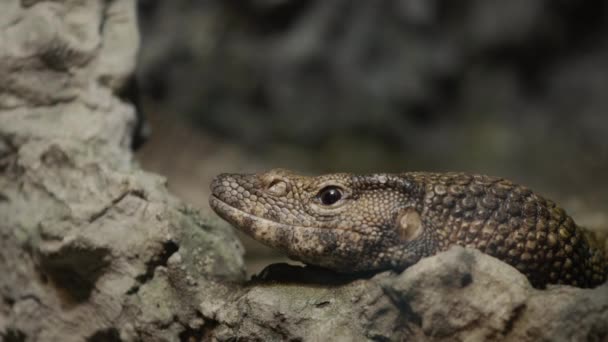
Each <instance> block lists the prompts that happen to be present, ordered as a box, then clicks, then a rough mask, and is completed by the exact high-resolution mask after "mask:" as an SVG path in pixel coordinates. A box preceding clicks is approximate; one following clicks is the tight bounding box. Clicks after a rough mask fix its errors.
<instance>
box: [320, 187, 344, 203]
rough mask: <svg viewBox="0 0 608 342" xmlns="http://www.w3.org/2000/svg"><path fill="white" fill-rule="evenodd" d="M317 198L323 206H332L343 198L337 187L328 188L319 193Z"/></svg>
mask: <svg viewBox="0 0 608 342" xmlns="http://www.w3.org/2000/svg"><path fill="white" fill-rule="evenodd" d="M317 196H318V198H319V200H321V203H323V205H332V204H334V203H336V202H338V201H339V200H340V199H341V198H342V190H341V189H340V188H338V187H335V186H328V187H326V188H323V189H322V190H321V191H319V194H318V195H317Z"/></svg>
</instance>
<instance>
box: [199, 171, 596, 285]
mask: <svg viewBox="0 0 608 342" xmlns="http://www.w3.org/2000/svg"><path fill="white" fill-rule="evenodd" d="M211 190H212V196H211V198H210V200H209V201H210V204H211V207H212V208H213V209H214V210H215V212H216V213H217V214H218V215H220V216H221V217H222V218H224V219H225V220H227V221H228V222H230V223H231V224H232V225H234V226H235V227H237V228H239V229H241V230H243V231H244V232H246V233H247V234H249V235H251V236H252V237H253V238H255V239H256V240H258V241H260V242H262V243H264V244H267V245H269V246H271V247H274V248H278V249H280V250H283V251H284V252H285V253H287V254H288V255H289V256H290V257H291V258H293V259H296V260H300V261H302V262H304V263H307V264H311V265H317V266H322V267H326V268H329V269H333V270H335V271H338V272H358V271H373V270H378V271H379V270H386V269H396V270H403V269H404V268H406V267H408V266H410V265H412V264H414V263H416V262H417V261H418V260H420V259H421V258H423V257H427V256H430V255H433V254H436V253H438V252H441V251H444V250H446V249H448V248H449V247H450V246H451V245H461V246H464V247H470V248H477V249H479V250H481V251H483V252H485V253H487V254H490V255H492V256H494V257H497V258H499V259H501V260H503V261H505V262H507V263H509V264H510V265H512V266H514V267H516V268H517V269H518V270H520V271H521V272H522V273H524V274H525V275H526V276H527V277H528V279H529V280H530V282H531V283H532V285H534V286H535V287H539V288H542V287H545V285H547V284H569V285H574V286H579V287H593V286H596V285H599V284H601V283H603V282H604V281H605V280H606V277H607V271H608V265H607V262H606V260H605V257H604V255H603V253H602V252H601V251H600V250H599V249H595V248H593V247H591V243H590V242H589V240H588V238H587V235H586V234H585V233H584V231H583V230H582V229H581V228H580V227H578V226H577V225H576V224H575V223H574V221H573V220H572V218H570V217H569V216H568V215H566V213H565V212H564V210H563V209H561V208H560V207H558V206H556V205H555V203H553V202H552V201H550V200H546V199H544V198H542V197H541V196H539V195H537V194H535V193H533V192H531V191H530V190H529V189H527V188H525V187H523V186H519V185H515V184H513V183H511V182H510V181H508V180H505V179H502V178H495V177H488V176H480V175H467V174H462V173H445V174H440V173H424V172H410V173H402V174H371V175H353V174H348V173H337V174H330V175H324V176H318V177H306V176H300V175H296V174H294V173H292V172H289V171H286V170H280V169H276V170H271V171H269V172H267V173H263V174H221V175H219V176H217V177H216V178H215V179H214V180H213V182H212V184H211Z"/></svg>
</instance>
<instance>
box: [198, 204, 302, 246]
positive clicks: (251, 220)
mask: <svg viewBox="0 0 608 342" xmlns="http://www.w3.org/2000/svg"><path fill="white" fill-rule="evenodd" d="M209 205H210V206H211V209H213V211H215V212H216V213H217V214H218V215H219V216H220V217H221V218H223V219H224V220H226V221H228V222H229V223H230V224H231V225H232V226H234V227H236V228H238V229H239V230H241V231H243V232H245V233H246V234H248V235H250V236H251V237H253V238H254V239H256V240H258V241H260V242H263V243H264V244H266V245H269V246H270V247H274V248H280V249H285V248H286V247H287V246H289V245H290V244H291V243H292V241H293V235H294V231H296V230H299V229H298V228H300V227H294V226H290V225H285V224H281V223H278V222H274V221H271V220H268V219H265V218H262V217H259V216H255V215H253V214H250V213H248V212H245V211H243V210H240V209H237V208H235V207H233V206H231V205H230V204H228V203H226V202H224V201H223V200H221V199H220V198H219V197H217V196H216V195H211V197H209ZM302 228H304V227H302Z"/></svg>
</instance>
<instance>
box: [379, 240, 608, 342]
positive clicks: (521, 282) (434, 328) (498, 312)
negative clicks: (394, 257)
mask: <svg viewBox="0 0 608 342" xmlns="http://www.w3.org/2000/svg"><path fill="white" fill-rule="evenodd" d="M384 288H385V289H386V291H387V293H388V294H389V295H390V297H391V298H392V299H393V301H394V302H395V303H397V305H398V306H399V307H400V309H401V311H402V312H403V313H404V314H406V315H407V316H408V317H409V320H408V322H407V324H408V326H409V329H408V332H409V334H408V337H410V338H413V339H415V340H437V341H439V340H444V339H449V340H473V341H480V340H509V341H559V340H567V341H601V340H604V339H606V338H607V337H608V324H607V323H608V283H607V284H604V285H603V286H600V287H597V288H595V289H579V288H574V287H569V286H552V287H550V288H548V289H546V290H537V289H534V288H532V287H531V285H530V284H529V283H528V281H527V279H526V278H525V277H524V276H523V275H522V274H521V273H519V272H518V271H517V270H516V269H515V268H513V267H511V266H509V265H507V264H505V263H503V262H501V261H500V260H498V259H495V258H493V257H490V256H488V255H485V254H483V253H481V252H479V251H477V250H468V249H464V248H462V247H453V248H451V249H450V250H449V251H447V252H444V253H441V254H439V255H437V256H435V257H432V258H427V259H423V260H421V261H420V262H419V263H417V264H416V265H414V266H412V267H410V268H409V269H407V270H406V271H404V272H403V273H402V274H401V275H400V276H399V277H397V278H394V279H390V280H389V281H386V282H385V283H384Z"/></svg>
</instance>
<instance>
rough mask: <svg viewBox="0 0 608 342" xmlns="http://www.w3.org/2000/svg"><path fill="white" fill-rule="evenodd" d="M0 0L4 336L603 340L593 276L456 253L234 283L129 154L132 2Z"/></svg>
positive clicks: (226, 233) (195, 228)
mask: <svg viewBox="0 0 608 342" xmlns="http://www.w3.org/2000/svg"><path fill="white" fill-rule="evenodd" d="M2 6H3V11H1V12H0V27H1V35H0V76H1V77H2V79H3V82H2V84H1V85H0V235H1V239H0V274H1V275H2V276H1V277H0V297H1V298H0V338H1V339H3V340H4V341H83V340H88V341H141V340H143V341H179V340H184V341H191V340H194V341H196V340H209V339H214V338H215V339H217V340H229V339H231V338H233V337H235V336H238V337H243V338H246V339H252V340H256V339H257V340H267V341H270V340H290V339H291V340H315V339H317V340H321V339H328V338H332V339H335V340H344V341H350V340H355V341H356V340H369V339H373V340H399V339H401V338H407V337H417V338H420V339H427V340H454V339H474V338H481V337H487V338H490V337H495V338H505V339H511V340H542V339H557V340H559V339H575V340H578V339H582V340H585V339H591V340H593V339H596V340H602V339H606V338H607V336H608V332H607V331H606V329H607V327H608V324H606V323H607V322H608V317H607V316H608V298H607V293H608V291H607V290H608V289H607V288H606V286H603V287H599V288H596V289H593V290H581V289H576V288H569V287H555V288H551V289H549V290H547V291H537V290H534V289H532V288H531V287H530V285H529V284H528V283H527V282H526V280H525V278H524V277H523V275H521V274H519V273H518V272H517V271H516V270H514V269H513V268H511V267H509V266H508V265H506V264H504V263H501V262H499V261H497V260H496V259H493V258H491V257H489V256H486V255H482V254H480V253H479V252H475V251H466V250H463V249H453V250H450V251H448V252H446V253H443V254H440V255H438V256H436V257H433V258H429V259H426V260H423V261H422V262H420V263H419V264H417V265H416V266H414V267H412V268H410V269H408V270H407V271H405V272H404V273H403V274H401V275H399V276H397V275H394V274H390V273H382V274H378V275H376V276H374V277H372V278H370V279H364V278H361V279H350V278H347V277H343V276H338V275H335V274H328V273H327V272H323V271H320V270H315V269H309V268H292V267H286V269H283V268H281V267H279V268H277V267H274V268H271V269H269V270H268V271H267V272H266V273H265V274H264V275H263V276H261V277H260V278H259V279H257V280H254V281H252V282H249V283H245V284H244V283H242V281H243V266H242V258H241V254H242V250H241V247H240V245H239V243H238V242H237V240H236V239H235V237H234V236H233V234H232V232H231V230H230V229H228V227H226V226H225V225H224V224H222V223H220V222H218V221H214V222H211V221H209V220H207V219H203V218H200V217H199V215H198V214H197V213H196V212H195V211H194V210H192V209H189V208H188V207H186V206H184V205H183V204H182V203H181V202H180V201H179V200H177V199H176V198H174V197H172V196H171V195H170V194H168V193H167V191H166V189H165V184H164V183H165V182H164V180H163V178H162V177H160V176H156V175H152V174H149V173H146V172H143V171H141V170H139V169H138V168H137V166H136V165H135V164H134V163H133V161H132V155H131V152H130V151H129V148H128V147H129V145H130V140H131V137H132V129H133V127H134V124H135V112H134V109H133V107H132V105H130V104H129V103H128V102H126V101H125V100H123V99H121V98H120V97H119V95H120V94H121V91H122V89H123V87H124V86H125V85H126V84H127V82H128V78H129V74H130V72H132V68H133V65H134V57H135V53H136V47H137V32H136V29H135V21H134V18H135V13H134V3H133V2H132V1H127V0H116V1H112V2H106V1H101V0H100V1H86V2H73V1H21V2H18V1H7V2H6V3H4V4H3V5H2Z"/></svg>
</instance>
